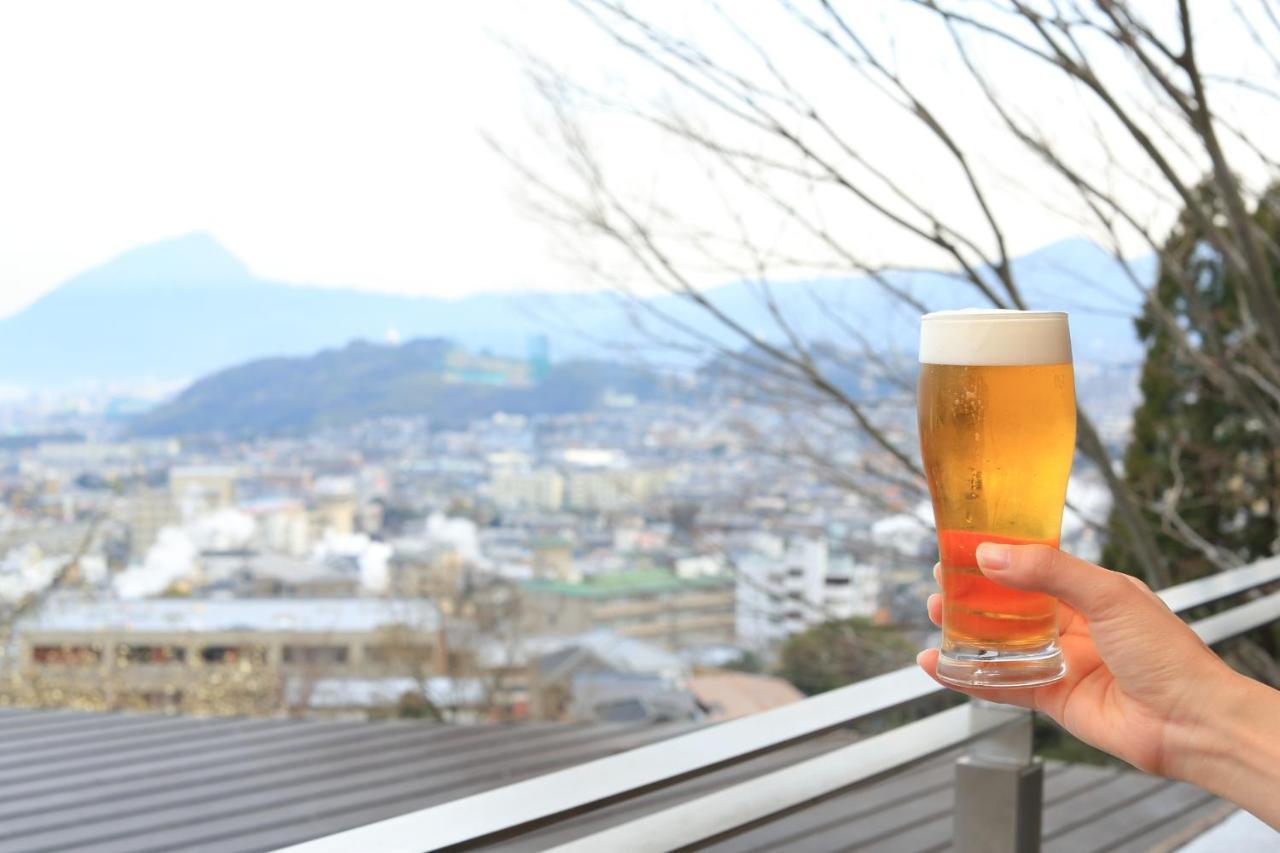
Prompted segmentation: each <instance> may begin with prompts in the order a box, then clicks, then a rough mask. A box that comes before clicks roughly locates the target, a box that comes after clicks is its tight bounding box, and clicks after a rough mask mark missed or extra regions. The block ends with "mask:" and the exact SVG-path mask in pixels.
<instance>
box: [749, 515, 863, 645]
mask: <svg viewBox="0 0 1280 853" xmlns="http://www.w3.org/2000/svg"><path fill="white" fill-rule="evenodd" d="M735 562H736V565H737V574H738V610H737V616H738V620H737V631H738V638H739V640H740V641H741V642H742V644H743V645H744V646H746V647H748V648H751V649H755V650H757V651H762V650H765V649H767V648H768V647H770V646H772V645H775V644H776V643H779V642H781V641H782V640H785V639H786V638H787V637H789V636H791V635H792V634H795V633H798V632H800V631H803V630H805V629H806V628H808V627H810V626H811V625H816V624H818V623H819V622H824V621H826V620H829V619H848V618H851V617H854V616H861V617H866V618H872V617H875V616H876V615H877V613H878V612H879V608H880V599H881V597H882V593H883V589H882V581H881V573H880V570H879V569H877V568H876V567H875V566H870V565H864V564H859V563H857V562H856V561H855V560H854V559H853V558H852V556H850V555H848V554H835V555H833V554H831V553H830V551H829V548H828V545H827V540H826V538H825V537H823V536H816V535H800V536H793V537H791V538H790V539H789V540H783V539H782V538H781V537H778V536H773V535H770V534H760V535H757V536H754V537H752V539H751V542H750V545H749V547H748V548H746V549H744V550H743V551H742V552H740V553H739V554H738V555H737V556H736V557H735Z"/></svg>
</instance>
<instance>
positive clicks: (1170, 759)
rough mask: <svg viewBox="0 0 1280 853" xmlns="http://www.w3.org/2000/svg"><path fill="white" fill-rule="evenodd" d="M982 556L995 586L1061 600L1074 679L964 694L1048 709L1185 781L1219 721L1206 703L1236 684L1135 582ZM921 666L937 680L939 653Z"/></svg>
mask: <svg viewBox="0 0 1280 853" xmlns="http://www.w3.org/2000/svg"><path fill="white" fill-rule="evenodd" d="M977 556H978V567H979V568H980V569H981V570H982V572H983V574H985V575H986V576H987V577H988V578H990V579H991V580H993V581H996V582H998V583H1000V584H1003V585H1004V586H1008V587H1012V588H1014V589H1024V590H1036V591H1039V592H1046V593H1049V594H1050V595H1053V596H1055V597H1056V598H1057V599H1058V600H1059V605H1058V608H1059V609H1058V630H1059V634H1060V637H1061V647H1062V654H1063V657H1064V658H1065V659H1066V664H1067V674H1066V676H1065V677H1064V678H1062V679H1061V680H1060V681H1057V682H1054V683H1053V684H1046V685H1043V686H1040V687H1027V688H1003V689H990V688H987V689H962V692H964V693H967V694H968V695H970V696H976V697H979V698H982V699H989V700H991V701H993V702H1004V703H1008V704H1011V705H1021V706H1023V707H1026V708H1032V709H1034V710H1037V711H1043V712H1044V713H1045V714H1048V715H1049V716H1050V717H1052V718H1053V719H1054V720H1055V721H1056V722H1057V723H1058V724H1059V725H1061V726H1062V727H1063V728H1065V729H1066V730H1067V731H1069V732H1071V733H1072V734H1073V735H1075V736H1076V737H1078V738H1080V739H1081V740H1083V741H1085V742H1086V743H1090V744H1092V745H1093V746H1096V747H1098V748H1099V749H1102V750H1105V751H1107V752H1109V753H1111V754H1112V755H1115V756H1118V757H1120V758H1122V759H1124V760H1125V761H1127V762H1129V763H1130V764H1132V765H1134V766H1135V767H1139V768H1141V769H1143V770H1146V771H1148V772H1151V773H1159V774H1161V775H1166V776H1177V775H1181V771H1182V770H1183V769H1184V768H1182V767H1181V761H1182V760H1183V759H1184V758H1185V757H1186V756H1187V755H1188V754H1189V744H1190V742H1191V741H1192V740H1193V739H1194V738H1195V736H1196V733H1197V731H1198V730H1199V729H1200V728H1201V727H1203V726H1204V725H1206V724H1207V723H1210V722H1212V721H1211V720H1207V719H1206V715H1207V714H1212V706H1211V704H1210V703H1209V702H1207V701H1206V698H1207V697H1209V696H1212V695H1221V694H1223V693H1224V692H1230V691H1231V689H1232V688H1233V682H1234V680H1235V679H1237V678H1238V676H1236V674H1235V673H1234V672H1232V671H1231V670H1230V669H1229V668H1228V667H1227V666H1226V664H1224V663H1223V662H1222V661H1221V659H1219V658H1218V656H1217V655H1215V654H1214V653H1213V652H1212V651H1211V650H1210V649H1209V648H1208V646H1206V645H1205V644H1204V643H1203V642H1201V641H1200V638H1199V637H1197V636H1196V635H1195V633H1194V632H1192V630H1191V629H1190V628H1188V627H1187V626H1186V624H1185V623H1184V622H1183V621H1182V620H1181V619H1179V618H1178V617H1177V616H1175V615H1174V614H1173V612H1172V611H1170V610H1169V608H1168V607H1166V606H1165V604H1164V602H1162V601H1161V600H1160V599H1159V598H1157V597H1156V596H1155V594H1154V593H1152V592H1151V590H1150V589H1148V588H1147V586H1146V585H1145V584H1144V583H1142V582H1141V581H1139V580H1137V579H1136V578H1132V577H1129V576H1128V575H1123V574H1120V573H1118V572H1111V571H1107V570H1106V569H1103V568H1099V567H1098V566H1095V565H1092V564H1091V563H1086V562H1085V561H1083V560H1080V559H1077V558H1075V557H1072V556H1070V555H1068V554H1064V553H1063V552H1061V551H1059V550H1057V549H1055V548H1049V547H1047V546H1044V545H1019V546H1010V545H998V544H995V543H990V542H988V543H984V544H983V545H981V546H979V548H978V553H977ZM937 572H938V568H937V567H935V569H934V573H935V576H936V574H937ZM928 608H929V618H930V619H932V620H933V622H934V623H935V624H939V625H941V615H942V596H941V595H932V596H930V597H929V603H928ZM917 661H918V662H919V664H920V666H921V667H923V668H924V670H925V672H927V673H928V674H929V675H930V676H933V677H934V678H935V679H936V678H937V666H938V650H937V649H929V650H928V651H925V652H921V654H920V656H919V657H918V658H917ZM944 686H947V687H950V688H951V689H953V690H954V689H958V688H956V687H954V686H953V685H949V684H944Z"/></svg>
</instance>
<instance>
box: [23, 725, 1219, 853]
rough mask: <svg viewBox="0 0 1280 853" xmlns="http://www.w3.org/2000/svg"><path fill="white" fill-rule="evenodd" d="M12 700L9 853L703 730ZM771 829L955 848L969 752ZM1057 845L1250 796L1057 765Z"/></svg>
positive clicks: (1174, 822)
mask: <svg viewBox="0 0 1280 853" xmlns="http://www.w3.org/2000/svg"><path fill="white" fill-rule="evenodd" d="M692 727H693V726H691V725H686V724H666V725H662V726H654V725H649V724H633V725H566V724H522V725H511V726H502V725H483V726H456V727H451V726H443V725H438V724H432V723H425V722H420V721H390V722H381V723H365V722H345V721H342V722H339V721H296V720H263V719H240V718H190V717H166V716H159V715H145V714H94V713H82V712H74V711H40V710H18V709H5V710H0V853H16V852H17V851H23V853H27V852H28V851H54V850H62V851H66V850H94V851H104V853H124V852H125V851H128V853H143V851H170V850H178V849H181V850H199V851H202V853H232V851H235V852H236V853H244V851H261V850H272V849H275V848H277V847H281V846H284V845H287V844H291V843H295V842H299V841H304V840H307V839H310V838H315V837H319V836H323V835H329V834H332V833H335V832H338V831H341V830H344V829H349V828H352V827H355V826H360V825H363V824H365V823H369V822H372V821H374V820H379V819H382V818H386V817H391V816H394V815H398V814H403V813H405V812H409V811H412V810H415V809H419V808H422V807H424V806H428V805H431V804H434V803H440V802H445V801H448V800H451V799H455V798H457V797H461V796H465V795H467V794H472V793H476V792H478V791H482V790H485V789H488V788H492V787H495V786H498V785H502V784H506V783H509V782H513V781H516V780H518V779H522V778H528V777H530V776H536V775H539V774H541V773H545V772H548V771H551V770H554V769H558V768H561V767H565V766H569V765H572V764H577V763H581V762H584V761H589V760H592V759H594V758H598V757H601V756H603V755H607V754H610V753H614V752H618V751H621V750H625V749H630V748H633V747H636V746H640V745H643V744H645V743H649V742H652V741H655V740H659V739H662V738H664V737H669V736H673V735H675V734H679V733H682V732H685V731H688V730H689V729H690V728H692ZM849 739H850V736H848V735H844V734H839V733H837V734H834V735H828V736H826V737H823V738H819V739H816V740H814V741H809V742H806V743H804V744H801V745H800V746H798V747H796V748H793V749H787V750H781V751H778V752H775V753H771V754H769V755H766V756H765V757H763V758H760V759H756V760H754V761H751V762H747V763H744V764H740V765H736V766H733V767H729V768H727V769H724V770H721V771H718V772H716V773H713V774H710V775H708V776H703V777H699V778H696V779H692V780H689V781H686V782H683V783H681V784H680V785H677V786H676V787H674V788H669V789H664V790H660V791H655V792H653V793H651V794H648V795H645V796H643V797H640V798H637V799H634V800H629V801H625V802H621V803H617V804H614V805H612V806H609V807H607V808H604V809H601V810H599V811H596V812H593V813H591V814H588V815H585V816H583V817H580V818H577V819H574V820H572V821H569V822H567V823H565V824H561V825H557V826H553V827H550V828H547V829H543V830H539V831H535V832H533V833H530V834H528V835H525V836H522V837H521V838H519V839H516V840H514V841H511V842H507V843H506V844H504V845H503V847H502V849H507V850H537V849H543V848H545V847H547V846H549V845H550V844H553V843H555V842H559V841H564V840H568V839H570V838H575V837H580V836H583V835H586V834H589V833H591V832H594V831H597V830H599V829H601V828H603V827H606V826H610V825H612V824H614V823H620V822H623V821H626V820H630V819H633V818H635V817H638V816H640V815H641V814H644V813H647V812H650V811H653V810H656V809H658V808H662V807H666V806H669V805H671V804H673V803H675V802H678V801H680V800H683V799H686V798H689V797H692V796H696V795H699V794H702V793H706V792H707V791H709V790H713V789H715V788H718V787H721V786H723V785H726V784H729V783H732V782H735V781H740V780H742V779H744V778H747V777H749V776H751V775H755V774H758V773H761V772H765V771H767V770H769V769H772V768H774V767H778V766H781V765H783V764H787V763H790V762H792V761H795V760H797V759H798V758H800V757H805V756H808V755H812V754H815V753H817V752H820V751H824V750H827V749H830V748H832V747H833V746H835V745H839V744H841V743H844V742H847V741H848V740H849ZM952 757H953V756H944V757H943V758H941V759H937V760H934V761H931V762H929V763H926V764H923V765H920V766H917V767H914V768H911V769H909V770H906V771H903V772H900V773H896V774H894V775H892V776H889V777H888V778H886V779H883V780H880V781H877V782H874V783H872V784H869V785H864V786H860V787H858V788H856V789H855V790H853V791H851V792H849V793H846V794H843V795H841V796H839V797H836V798H833V799H830V800H827V801H825V802H822V803H820V804H818V805H816V806H813V807H811V808H807V809H804V810H802V811H799V812H796V813H793V814H791V815H788V816H787V817H785V818H782V819H780V820H778V821H775V822H773V823H770V824H766V825H764V826H760V827H757V828H755V829H752V830H750V831H748V832H747V833H745V834H743V835H740V836H737V837H736V838H733V839H730V840H728V841H723V842H720V843H719V844H717V845H715V847H714V849H717V850H722V851H735V853H745V851H762V850H776V849H786V850H795V851H819V850H821V851H828V850H834V849H857V850H868V851H879V850H883V851H893V853H900V851H925V850H945V849H948V847H949V846H950V835H951V807H952V802H953V784H952V778H953V776H952V774H953V768H952V765H951V760H950V759H951V758H952ZM1045 804H1046V808H1045V815H1044V830H1045V840H1046V845H1045V849H1046V851H1049V853H1055V851H1073V853H1074V851H1091V850H1103V849H1106V850H1120V851H1137V850H1150V849H1153V848H1163V849H1169V848H1168V846H1167V845H1170V844H1172V843H1174V842H1176V841H1179V840H1187V839H1188V838H1190V837H1191V836H1193V835H1195V834H1197V833H1199V832H1201V831H1203V830H1204V829H1205V828H1207V827H1208V826H1209V825H1211V824H1212V823H1213V822H1215V821H1216V820H1219V819H1221V818H1222V817H1225V816H1226V815H1227V814H1228V813H1230V811H1232V807H1231V806H1228V805H1227V804H1225V803H1223V802H1222V801H1220V800H1217V799H1215V798H1214V797H1212V796H1210V795H1208V794H1205V793H1204V792H1202V791H1199V790H1198V789H1196V788H1193V787H1190V786H1188V785H1183V784H1179V783H1175V782H1170V781H1167V780H1163V779H1157V778H1154V777H1150V776H1146V775H1144V774H1141V773H1137V772H1134V771H1130V770H1125V769H1119V768H1103V767H1091V766H1082V765H1065V764H1053V765H1051V766H1050V767H1049V768H1048V771H1047V778H1046V780H1045Z"/></svg>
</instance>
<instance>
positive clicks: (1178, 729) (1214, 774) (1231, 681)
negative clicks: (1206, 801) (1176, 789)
mask: <svg viewBox="0 0 1280 853" xmlns="http://www.w3.org/2000/svg"><path fill="white" fill-rule="evenodd" d="M1224 670H1225V671H1224V674H1223V677H1222V679H1220V680H1218V681H1216V682H1215V683H1213V684H1211V685H1206V689H1205V690H1204V691H1203V696H1204V699H1203V701H1201V702H1199V703H1198V706H1197V707H1196V708H1195V709H1194V710H1193V712H1192V713H1191V714H1189V715H1188V716H1187V718H1186V719H1185V720H1184V721H1182V722H1181V723H1178V724H1175V730H1174V732H1173V737H1172V738H1171V739H1170V741H1169V743H1168V747H1169V754H1168V756H1167V758H1168V761H1167V762H1166V766H1165V770H1166V773H1167V775H1169V776H1171V777H1173V778H1175V779H1180V780H1182V781H1184V782H1190V783H1191V784H1193V785H1197V786H1199V787H1201V788H1204V789H1206V790H1208V791H1211V792H1213V793H1215V794H1217V795H1218V796H1220V797H1224V798H1226V799H1229V800H1232V801H1234V802H1236V803H1238V804H1243V802H1245V801H1247V800H1249V799H1251V795H1252V794H1254V793H1256V792H1254V791H1250V790H1249V788H1250V787H1251V786H1255V785H1257V784H1258V783H1259V780H1260V779H1262V778H1266V777H1267V776H1269V775H1270V772H1272V768H1273V767H1274V765H1275V762H1276V761H1277V760H1278V759H1280V755H1277V754H1276V753H1277V746H1276V744H1275V743H1274V742H1273V741H1272V739H1271V736H1270V732H1271V730H1272V728H1273V726H1274V720H1275V719H1276V718H1277V714H1280V692H1277V691H1275V690H1272V689H1271V688H1270V687H1267V686H1266V685H1264V684H1262V683H1260V682H1257V681H1254V680H1253V679H1251V678H1247V677H1245V676H1243V675H1240V674H1239V673H1237V672H1235V671H1234V670H1230V669H1225V668H1224Z"/></svg>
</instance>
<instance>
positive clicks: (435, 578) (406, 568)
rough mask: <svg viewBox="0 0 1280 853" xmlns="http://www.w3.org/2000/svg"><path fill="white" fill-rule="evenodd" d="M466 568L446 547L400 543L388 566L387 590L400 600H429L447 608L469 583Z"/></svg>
mask: <svg viewBox="0 0 1280 853" xmlns="http://www.w3.org/2000/svg"><path fill="white" fill-rule="evenodd" d="M466 578H467V567H466V563H465V561H464V560H463V559H462V555H461V554H459V553H458V551H457V549H456V548H453V547H452V546H450V545H447V544H441V543H427V542H415V541H412V540H410V541H409V542H397V543H396V546H395V551H394V552H393V553H392V555H391V559H390V560H389V562H388V565H387V590H388V592H389V593H390V594H391V595H392V596H395V597H397V598H427V599H431V600H432V601H435V602H437V603H438V604H440V605H441V606H444V605H445V604H446V603H447V602H452V601H454V600H456V599H457V598H458V597H459V596H460V594H461V593H462V589H463V587H464V585H465V583H466Z"/></svg>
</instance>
